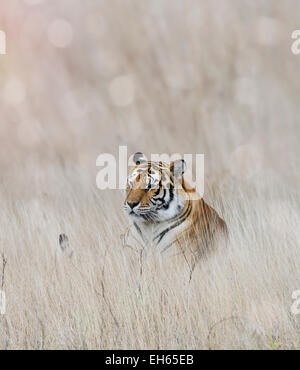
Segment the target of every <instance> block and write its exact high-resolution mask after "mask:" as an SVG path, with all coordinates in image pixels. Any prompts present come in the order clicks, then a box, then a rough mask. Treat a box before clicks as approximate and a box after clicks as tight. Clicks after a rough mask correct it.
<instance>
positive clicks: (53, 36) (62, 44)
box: [48, 19, 73, 48]
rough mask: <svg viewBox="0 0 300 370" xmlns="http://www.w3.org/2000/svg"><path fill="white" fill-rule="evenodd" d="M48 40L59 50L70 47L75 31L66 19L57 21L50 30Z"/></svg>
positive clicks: (51, 25)
mask: <svg viewBox="0 0 300 370" xmlns="http://www.w3.org/2000/svg"><path fill="white" fill-rule="evenodd" d="M48 40H49V41H50V42H51V44H52V45H54V46H55V47H57V48H66V47H68V46H69V45H70V44H71V42H72V40H73V29H72V26H71V24H70V23H69V22H67V21H66V20H64V19H55V20H54V21H53V22H52V23H51V24H50V26H49V28H48Z"/></svg>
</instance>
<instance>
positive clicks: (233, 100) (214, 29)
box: [0, 0, 300, 349]
mask: <svg viewBox="0 0 300 370" xmlns="http://www.w3.org/2000/svg"><path fill="white" fill-rule="evenodd" d="M35 3H36V4H35V5H34V2H33V1H30V0H26V1H17V0H9V1H8V0H7V1H5V2H3V3H1V5H0V29H3V30H4V31H5V32H6V35H7V55H5V56H0V71H1V73H0V90H1V96H0V97H1V100H0V101H1V103H0V104H1V126H0V139H1V146H0V163H1V182H0V200H1V202H0V204H1V208H0V227H1V232H0V252H1V253H3V254H4V256H5V258H6V259H7V265H6V269H5V281H4V287H3V289H4V291H5V293H6V299H7V310H6V314H5V315H3V316H0V347H1V348H36V349H38V348H39V349H40V348H47V349H48V348H51V349H52V348H72V349H75V348H114V349H117V348H122V349H138V348H144V349H154V348H160V349H179V348H180V349H183V348H189V349H194V348H195V349H200V348H239V349H241V348H247V349H250V348H297V347H299V338H300V332H299V331H300V326H299V325H300V321H299V320H300V318H299V315H298V316H297V315H293V314H292V313H291V311H290V307H291V305H292V303H293V300H292V292H293V291H294V290H298V289H300V276H299V263H300V254H299V239H300V228H299V223H300V213H299V204H300V197H299V193H298V191H299V173H298V168H299V156H300V151H299V139H300V137H299V118H300V111H299V110H300V108H299V94H300V90H299V89H300V83H299V82H300V78H299V77H300V73H299V68H300V57H299V56H295V55H293V54H292V53H291V50H290V47H291V43H292V40H291V38H290V36H291V33H292V31H293V30H294V29H298V28H299V27H300V19H299V14H300V12H299V10H300V9H299V8H300V6H299V2H298V1H296V0H295V1H284V2H283V1H282V2H275V1H256V2H253V1H231V2H220V1H201V2H199V1H193V0H190V1H189V0H188V1H187V0H185V1H172V2H171V1H157V0H151V1H115V0H113V1H111V0H110V1H97V2H96V1H85V2H80V1H79V0H78V1H73V0H72V1H71V0H63V1H58V0H51V1H50V0H48V1H47V0H45V1H40V2H35ZM57 19H60V20H61V19H63V20H64V22H68V23H67V24H66V23H62V22H58V23H53V22H54V21H55V20H57ZM57 30H58V31H57ZM57 46H64V47H61V48H59V47H57ZM121 144H122V145H127V146H128V152H129V153H132V152H134V151H136V150H142V151H144V152H145V153H146V154H149V153H151V152H152V153H153V152H154V153H161V152H166V153H172V152H179V153H193V154H195V153H204V154H205V198H206V200H207V201H208V203H209V204H212V205H213V206H214V207H215V208H216V209H217V210H218V212H219V213H220V214H221V215H222V216H223V217H224V219H225V220H226V222H227V224H228V227H229V231H230V238H231V239H230V245H229V246H228V248H227V250H226V251H223V250H222V251H221V250H220V251H218V252H216V253H215V254H213V255H210V256H209V257H208V258H207V259H205V260H203V261H201V263H199V265H198V267H197V269H196V271H195V272H194V274H193V278H192V281H191V282H190V283H189V281H188V278H187V272H186V271H184V270H180V269H177V268H176V266H175V267H174V268H173V269H171V268H168V269H166V268H165V265H164V261H160V260H159V259H157V260H154V261H144V263H143V266H142V267H143V268H142V272H141V271H140V268H141V264H140V261H139V259H138V258H137V257H136V256H134V255H132V254H130V253H128V252H127V251H124V250H123V249H122V246H121V242H120V234H121V233H122V232H123V231H124V229H125V228H126V225H127V224H128V220H127V218H126V216H125V215H123V213H122V210H121V209H122V193H121V192H120V191H118V190H115V191H114V190H108V191H99V190H98V189H97V188H96V181H95V179H96V174H97V171H98V169H97V168H96V166H95V163H96V158H97V156H98V155H99V154H100V153H103V152H109V153H113V154H116V153H117V152H118V146H119V145H121ZM61 233H65V234H66V235H68V238H69V245H68V246H67V247H66V250H65V252H64V253H63V252H62V251H61V249H60V247H59V243H58V238H59V235H60V234H61ZM0 268H1V264H0Z"/></svg>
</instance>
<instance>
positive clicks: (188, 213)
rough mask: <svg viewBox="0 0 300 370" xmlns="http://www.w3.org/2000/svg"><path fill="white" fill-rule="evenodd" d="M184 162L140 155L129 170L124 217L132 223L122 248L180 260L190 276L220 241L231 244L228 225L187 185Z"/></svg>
mask: <svg viewBox="0 0 300 370" xmlns="http://www.w3.org/2000/svg"><path fill="white" fill-rule="evenodd" d="M185 170H186V162H185V161H184V160H183V159H178V160H176V161H172V162H170V163H165V162H162V161H160V162H154V161H147V160H146V159H144V155H143V154H142V153H140V152H138V153H136V154H135V155H134V156H133V166H132V167H131V168H130V169H129V173H128V177H127V183H126V190H125V193H126V196H125V201H124V209H125V212H126V213H127V214H128V215H129V217H130V219H131V221H132V223H131V226H130V227H129V228H128V230H127V231H126V232H125V233H124V235H123V243H124V246H129V247H131V248H132V245H133V244H135V248H136V246H137V248H138V249H139V250H141V251H149V250H151V249H154V250H155V251H158V252H159V253H160V254H162V255H166V256H177V257H178V256H180V257H182V259H183V260H184V261H185V262H186V263H187V264H188V266H189V269H190V271H191V273H192V271H193V270H194V268H195V266H196V263H197V262H198V261H199V260H200V258H201V257H202V256H204V255H205V254H206V253H208V252H209V251H211V250H212V249H214V247H215V245H216V240H217V239H218V238H219V237H221V238H222V239H224V240H225V239H227V238H228V229H227V225H226V223H225V221H224V220H223V219H222V218H221V217H220V216H219V215H218V213H217V212H216V211H215V210H214V209H213V208H212V207H210V206H209V205H208V204H207V203H206V202H205V201H204V199H203V198H201V197H200V196H198V193H197V192H196V190H195V189H194V188H192V187H191V186H189V184H188V183H187V182H186V181H185V178H184V173H185Z"/></svg>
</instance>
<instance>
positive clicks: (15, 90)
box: [2, 77, 26, 105]
mask: <svg viewBox="0 0 300 370" xmlns="http://www.w3.org/2000/svg"><path fill="white" fill-rule="evenodd" d="M25 96H26V89H25V86H24V84H23V83H22V81H20V80H18V79H17V78H15V77H12V78H9V79H8V80H7V82H6V83H5V85H4V88H3V90H2V98H3V100H4V102H5V103H7V104H12V105H17V104H21V103H22V102H23V101H24V99H25Z"/></svg>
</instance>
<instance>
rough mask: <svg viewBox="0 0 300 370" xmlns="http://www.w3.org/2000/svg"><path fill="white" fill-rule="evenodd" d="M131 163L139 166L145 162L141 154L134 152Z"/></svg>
mask: <svg viewBox="0 0 300 370" xmlns="http://www.w3.org/2000/svg"><path fill="white" fill-rule="evenodd" d="M133 162H134V163H135V164H137V165H139V164H141V163H142V162H146V157H145V156H144V154H143V153H141V152H136V153H135V155H134V156H133Z"/></svg>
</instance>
